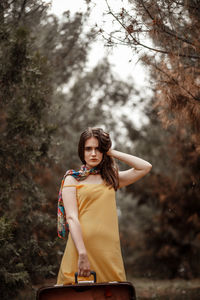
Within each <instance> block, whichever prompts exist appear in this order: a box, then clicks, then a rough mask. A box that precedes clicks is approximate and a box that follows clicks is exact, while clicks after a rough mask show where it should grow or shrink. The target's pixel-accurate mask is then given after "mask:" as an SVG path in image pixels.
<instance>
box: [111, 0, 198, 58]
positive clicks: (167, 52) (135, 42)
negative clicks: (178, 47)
mask: <svg viewBox="0 0 200 300" xmlns="http://www.w3.org/2000/svg"><path fill="white" fill-rule="evenodd" d="M105 1H106V4H107V6H108V9H109V12H108V13H109V14H111V15H112V16H113V17H114V18H115V20H116V21H117V22H118V23H119V24H120V25H121V26H122V27H123V28H124V29H125V31H127V28H126V26H125V25H124V24H123V23H122V22H121V21H120V20H119V18H118V17H117V16H116V15H115V14H114V13H113V12H112V11H111V8H110V6H109V4H108V2H107V0H105ZM129 36H130V37H131V38H132V40H133V42H134V44H135V45H136V46H137V45H138V46H141V47H143V48H145V49H148V50H151V51H154V52H158V53H162V54H173V55H176V56H178V57H180V56H181V57H187V58H194V59H200V56H197V55H186V54H180V53H173V52H169V51H164V50H162V49H156V48H152V47H150V46H147V45H145V44H143V43H141V42H139V41H138V40H137V39H136V38H135V37H134V36H133V35H132V34H131V33H129ZM127 45H128V43H127Z"/></svg>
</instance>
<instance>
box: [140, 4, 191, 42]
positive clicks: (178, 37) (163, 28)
mask: <svg viewBox="0 0 200 300" xmlns="http://www.w3.org/2000/svg"><path fill="white" fill-rule="evenodd" d="M140 3H141V4H142V6H143V8H144V10H145V11H146V13H147V14H148V16H149V17H150V19H151V20H152V21H153V20H155V18H154V17H153V16H152V15H151V14H150V12H149V10H148V8H147V7H146V6H145V4H144V1H143V0H140ZM156 26H157V27H158V28H159V29H161V30H162V31H163V32H165V33H166V34H168V35H171V36H173V37H175V38H176V39H178V40H180V41H182V42H185V43H187V44H189V45H191V46H194V44H193V43H192V42H191V41H189V40H187V39H185V38H182V37H181V36H179V35H177V34H174V33H173V32H171V31H167V30H166V28H165V27H164V24H162V26H159V25H158V24H157V23H156Z"/></svg>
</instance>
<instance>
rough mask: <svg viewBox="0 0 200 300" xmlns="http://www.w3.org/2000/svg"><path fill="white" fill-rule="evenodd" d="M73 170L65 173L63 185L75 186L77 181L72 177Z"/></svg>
mask: <svg viewBox="0 0 200 300" xmlns="http://www.w3.org/2000/svg"><path fill="white" fill-rule="evenodd" d="M73 171H74V170H68V171H67V172H66V173H65V176H64V177H65V180H64V184H65V185H71V184H73V185H74V184H77V180H76V179H75V178H74V177H73V176H72V174H73Z"/></svg>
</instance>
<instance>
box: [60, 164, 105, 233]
mask: <svg viewBox="0 0 200 300" xmlns="http://www.w3.org/2000/svg"><path fill="white" fill-rule="evenodd" d="M99 173H100V170H98V169H97V167H94V168H92V169H89V168H88V167H86V165H83V166H81V169H80V170H79V171H78V172H76V171H75V170H68V171H67V172H66V173H65V175H64V177H63V179H62V182H61V187H60V191H59V194H58V210H57V225H58V226H57V231H58V236H59V237H60V238H65V236H66V235H67V233H68V232H69V226H68V224H67V222H66V216H65V208H64V203H63V199H62V189H63V185H64V181H65V177H66V176H68V175H71V176H73V177H74V178H76V180H77V181H81V180H84V179H86V178H87V177H88V176H89V175H91V174H92V175H96V174H99Z"/></svg>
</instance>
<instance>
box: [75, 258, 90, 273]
mask: <svg viewBox="0 0 200 300" xmlns="http://www.w3.org/2000/svg"><path fill="white" fill-rule="evenodd" d="M78 275H79V276H83V277H89V276H90V263H89V260H88V257H87V254H79V258H78Z"/></svg>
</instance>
